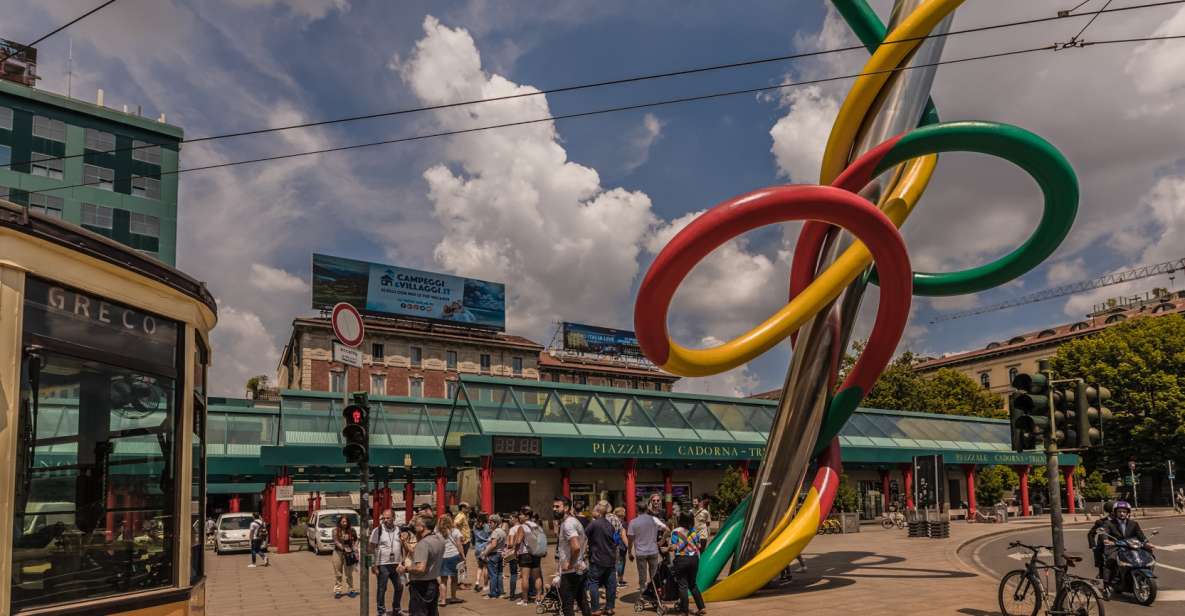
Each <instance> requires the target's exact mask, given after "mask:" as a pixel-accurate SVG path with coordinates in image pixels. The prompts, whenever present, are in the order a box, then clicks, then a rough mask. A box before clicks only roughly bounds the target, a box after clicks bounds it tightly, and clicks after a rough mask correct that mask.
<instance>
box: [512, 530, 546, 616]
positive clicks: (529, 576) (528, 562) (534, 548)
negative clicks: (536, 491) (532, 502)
mask: <svg viewBox="0 0 1185 616" xmlns="http://www.w3.org/2000/svg"><path fill="white" fill-rule="evenodd" d="M518 529H519V541H518V544H517V546H516V548H515V557H516V559H517V560H518V571H519V579H521V580H522V589H521V590H519V597H520V599H519V601H518V603H517V604H518V605H527V604H529V603H531V602H533V601H534V600H535V580H536V579H538V580H539V587H540V591H542V586H543V569H542V564H543V557H544V556H547V533H546V532H545V531H544V530H543V527H542V526H540V525H539V524H538V523H536V522H535V520H534V519H533V518H532V516H531V513H530V511H529V510H527V509H526V508H524V509H523V510H522V511H519V513H518Z"/></svg>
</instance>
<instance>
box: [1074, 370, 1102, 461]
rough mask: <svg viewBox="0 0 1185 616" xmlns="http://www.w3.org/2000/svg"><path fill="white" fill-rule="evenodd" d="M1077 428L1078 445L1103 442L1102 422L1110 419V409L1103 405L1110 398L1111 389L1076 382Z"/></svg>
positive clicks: (1083, 445) (1091, 444) (1089, 445)
mask: <svg viewBox="0 0 1185 616" xmlns="http://www.w3.org/2000/svg"><path fill="white" fill-rule="evenodd" d="M1077 397H1078V404H1077V407H1078V411H1077V417H1075V419H1076V420H1077V428H1078V434H1079V435H1080V436H1079V438H1078V447H1094V446H1096V445H1102V444H1103V424H1104V423H1106V422H1107V421H1109V420H1110V419H1111V409H1108V408H1107V407H1105V406H1103V403H1105V402H1106V401H1107V400H1110V399H1111V391H1110V390H1108V389H1107V388H1106V387H1103V386H1102V385H1087V384H1086V383H1085V382H1081V381H1079V383H1078V391H1077Z"/></svg>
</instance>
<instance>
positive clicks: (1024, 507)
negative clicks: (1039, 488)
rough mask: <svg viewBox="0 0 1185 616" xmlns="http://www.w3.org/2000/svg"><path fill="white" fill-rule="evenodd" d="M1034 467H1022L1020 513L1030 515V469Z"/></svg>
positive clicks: (1025, 515)
mask: <svg viewBox="0 0 1185 616" xmlns="http://www.w3.org/2000/svg"><path fill="white" fill-rule="evenodd" d="M1031 468H1032V467H1029V466H1022V467H1020V515H1021V516H1024V517H1028V516H1029V515H1031V514H1030V509H1029V471H1030V470H1031Z"/></svg>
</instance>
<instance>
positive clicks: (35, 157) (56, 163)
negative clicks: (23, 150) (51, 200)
mask: <svg viewBox="0 0 1185 616" xmlns="http://www.w3.org/2000/svg"><path fill="white" fill-rule="evenodd" d="M29 158H30V159H31V160H32V164H31V165H30V170H29V173H31V174H32V175H39V176H41V177H45V178H53V179H55V180H60V179H62V159H61V158H60V157H57V156H52V155H50V154H42V153H41V152H32V153H31V154H30V156H29Z"/></svg>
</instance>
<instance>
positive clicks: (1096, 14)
mask: <svg viewBox="0 0 1185 616" xmlns="http://www.w3.org/2000/svg"><path fill="white" fill-rule="evenodd" d="M1111 2H1112V0H1107V2H1106V4H1104V5H1103V11H1105V10H1107V7H1108V6H1111ZM1079 6H1081V5H1079ZM1086 14H1087V13H1083V15H1086ZM1102 14H1103V12H1102V11H1098V12H1096V13H1095V14H1094V15H1093V16H1091V18H1090V21H1088V22H1086V25H1085V26H1082V29H1081V30H1079V31H1078V34H1075V35H1074V38H1072V39H1070V43H1071V44H1074V43H1077V42H1078V40H1079V39H1081V38H1082V33H1084V32H1086V29H1087V28H1089V27H1090V24H1093V23H1094V20H1096V19H1098V18H1099V15H1102Z"/></svg>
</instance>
